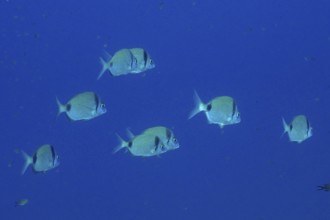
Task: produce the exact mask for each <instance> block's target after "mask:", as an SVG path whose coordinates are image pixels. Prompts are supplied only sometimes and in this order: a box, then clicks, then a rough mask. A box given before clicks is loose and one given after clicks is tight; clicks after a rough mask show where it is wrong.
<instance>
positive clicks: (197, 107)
mask: <svg viewBox="0 0 330 220" xmlns="http://www.w3.org/2000/svg"><path fill="white" fill-rule="evenodd" d="M194 103H195V108H194V109H193V110H192V111H191V112H190V114H189V118H188V119H191V118H192V117H194V116H195V115H197V114H198V113H199V112H201V111H205V105H204V103H203V102H202V100H201V98H200V97H199V96H198V94H197V92H196V91H195V92H194Z"/></svg>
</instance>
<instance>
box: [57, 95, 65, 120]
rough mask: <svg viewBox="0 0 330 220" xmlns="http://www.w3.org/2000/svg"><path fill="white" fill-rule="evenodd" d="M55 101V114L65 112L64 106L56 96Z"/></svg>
mask: <svg viewBox="0 0 330 220" xmlns="http://www.w3.org/2000/svg"><path fill="white" fill-rule="evenodd" d="M56 103H57V106H58V112H57V116H59V115H60V114H61V113H63V112H66V106H65V105H63V104H62V103H61V102H60V100H58V98H57V97H56Z"/></svg>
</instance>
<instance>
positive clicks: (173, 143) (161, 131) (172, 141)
mask: <svg viewBox="0 0 330 220" xmlns="http://www.w3.org/2000/svg"><path fill="white" fill-rule="evenodd" d="M143 134H150V135H155V136H157V137H159V138H160V140H161V141H162V143H163V144H164V148H159V150H160V153H165V152H166V151H168V150H175V149H177V148H179V147H180V144H179V142H178V140H177V139H176V137H175V136H174V133H173V131H172V130H171V129H169V128H167V127H164V126H156V127H151V128H148V129H146V130H144V131H143Z"/></svg>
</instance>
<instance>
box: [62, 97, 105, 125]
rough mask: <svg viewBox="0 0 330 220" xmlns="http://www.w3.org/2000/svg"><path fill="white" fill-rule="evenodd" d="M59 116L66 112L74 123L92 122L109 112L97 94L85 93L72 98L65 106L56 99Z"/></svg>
mask: <svg viewBox="0 0 330 220" xmlns="http://www.w3.org/2000/svg"><path fill="white" fill-rule="evenodd" d="M56 102H57V105H58V115H60V114H61V113H63V112H65V113H66V116H67V117H68V118H69V119H70V120H72V121H79V120H90V119H93V118H96V117H98V116H100V115H103V114H105V113H106V112H107V109H106V107H105V104H104V103H103V102H102V101H101V99H100V97H99V96H98V95H97V94H96V93H95V92H83V93H80V94H78V95H76V96H74V97H73V98H71V99H70V100H69V101H68V102H67V103H66V104H65V105H63V104H61V102H60V101H59V100H58V99H57V98H56Z"/></svg>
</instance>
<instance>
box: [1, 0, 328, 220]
mask: <svg viewBox="0 0 330 220" xmlns="http://www.w3.org/2000/svg"><path fill="white" fill-rule="evenodd" d="M329 11H330V1H327V0H316V1H311V0H299V1H298V0H291V1H277V0H276V1H275V0H267V1H260V0H248V1H243V0H237V1H229V0H221V1H211V0H210V1H201V0H193V1H191V0H189V1H174V0H162V1H160V0H156V1H152V0H143V1H131V0H121V1H74V0H66V1H63V0H58V1H43V0H25V1H23V0H21V1H19V0H17V1H16V0H0V77H1V78H0V86H1V93H0V98H1V116H0V130H1V135H0V143H1V144H0V145H1V153H0V159H1V160H0V178H1V179H0V219H1V220H5V219H6V220H7V219H8V220H11V219H12V220H20V219H34V220H39V219H47V220H55V219H78V220H85V219H88V220H89V219H98V220H109V219H117V220H139V219H143V220H149V219H150V220H151V219H158V220H162V219H178V220H183V219H189V220H195V219H196V220H201V219H208V220H213V219H214V220H219V219H226V220H230V219H244V220H248V219H249V220H250V219H251V220H252V219H254V220H279V219H281V220H292V219H299V220H328V219H330V208H329V207H330V192H324V191H318V190H317V186H319V185H322V184H326V183H329V182H330V173H329V169H330V145H329V135H330V123H329V122H330V99H329V97H330V62H329V57H330V13H329ZM133 47H141V48H145V49H146V50H147V51H148V52H149V53H150V54H151V56H152V58H153V60H154V62H155V64H156V67H155V68H154V69H152V70H148V71H147V72H145V73H143V74H138V75H127V76H120V77H111V76H109V74H108V73H107V74H105V75H104V76H103V77H102V78H101V79H100V80H98V81H97V80H96V78H97V76H98V74H99V72H100V70H101V64H100V63H99V57H100V56H102V54H103V52H104V50H105V51H107V52H108V53H110V54H113V53H114V52H115V51H117V50H119V49H121V48H133ZM194 90H196V91H197V92H198V94H199V95H200V97H201V99H202V100H203V101H205V102H207V101H209V100H211V99H212V98H214V97H215V96H220V95H230V96H232V97H234V98H235V100H236V102H237V105H238V108H239V111H240V113H241V118H242V121H241V123H240V124H236V125H232V126H226V127H225V128H224V129H220V128H219V126H216V125H210V124H208V123H207V120H206V118H205V115H204V114H198V115H197V116H196V117H194V118H193V119H190V120H188V116H189V112H190V111H191V110H192V109H193V108H194V103H193V93H194ZM84 91H94V92H96V93H97V94H99V95H100V97H101V98H102V100H103V101H104V102H105V103H106V105H107V109H108V112H107V113H106V114H105V115H102V116H100V117H98V118H95V119H93V120H90V121H80V122H71V121H69V120H67V119H66V117H65V116H64V115H61V116H58V117H57V111H58V109H57V105H56V97H58V98H59V99H60V100H61V101H63V102H65V101H67V100H69V99H70V98H71V97H72V96H73V95H75V94H77V93H80V92H84ZM298 114H305V115H306V116H307V117H308V118H309V120H310V123H311V126H312V127H313V136H312V137H311V138H310V139H308V140H306V141H304V142H303V143H301V144H297V143H294V142H289V140H288V137H287V135H283V136H282V137H281V135H282V133H283V126H282V121H281V118H282V117H284V118H286V120H287V121H291V119H292V118H293V117H294V116H295V115H298ZM156 125H164V126H167V127H169V128H171V129H172V130H173V131H174V133H175V135H176V137H177V138H178V140H179V142H180V145H181V146H180V148H179V149H177V150H175V151H170V152H168V153H166V154H163V155H160V156H159V157H150V158H143V157H134V156H132V155H130V154H129V153H125V152H124V151H122V152H118V153H117V154H112V151H113V149H114V147H116V146H117V145H118V140H117V138H116V133H118V134H120V135H121V136H123V137H125V138H127V137H126V129H127V128H129V129H131V130H132V132H133V133H139V132H141V131H143V130H144V129H145V128H147V127H151V126H156ZM45 143H50V144H53V145H54V146H55V148H56V150H57V152H58V154H59V155H60V162H61V164H60V166H59V167H57V168H55V169H54V170H51V171H49V172H47V173H41V174H34V173H33V172H32V171H31V168H29V170H28V171H27V172H26V173H25V174H24V175H21V174H20V172H21V169H22V166H23V164H24V161H23V159H22V156H21V155H20V154H19V153H18V149H23V150H24V151H26V152H27V153H29V154H30V155H31V154H33V152H34V151H35V150H36V149H37V148H38V147H39V146H40V145H42V144H45ZM22 198H27V199H28V200H29V202H28V204H26V205H25V206H20V207H15V201H17V200H19V199H22Z"/></svg>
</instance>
